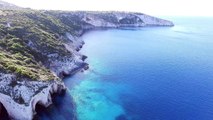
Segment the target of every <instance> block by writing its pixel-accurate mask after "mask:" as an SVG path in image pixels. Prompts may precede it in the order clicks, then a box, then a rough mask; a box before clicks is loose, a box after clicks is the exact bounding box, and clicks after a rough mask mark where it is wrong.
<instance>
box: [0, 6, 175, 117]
mask: <svg viewBox="0 0 213 120" xmlns="http://www.w3.org/2000/svg"><path fill="white" fill-rule="evenodd" d="M10 12H11V11H8V10H1V12H0V17H2V16H3V17H5V18H6V17H7V19H6V20H4V21H3V20H2V21H0V25H1V24H2V26H3V27H2V28H1V29H2V30H4V29H5V30H4V31H1V30H0V39H4V38H5V39H6V38H7V33H5V32H7V31H8V33H10V31H9V30H10V29H12V27H14V28H15V27H16V26H17V25H18V24H16V23H15V20H16V19H21V18H19V17H18V16H17V17H13V18H11V16H13V15H14V14H12V13H10ZM12 12H14V13H15V14H16V15H17V14H18V15H20V16H24V17H26V20H28V19H29V20H35V19H36V21H35V22H34V21H33V23H35V26H39V25H41V24H42V25H44V26H45V28H43V26H42V25H41V27H40V28H42V35H41V36H44V35H48V36H49V37H50V38H52V39H53V41H48V42H50V43H48V46H46V45H44V44H43V43H42V44H40V43H38V41H39V40H40V39H42V38H39V36H33V37H25V36H26V35H27V34H31V33H32V31H36V30H37V29H35V30H32V31H27V30H25V31H23V32H21V33H20V34H21V36H20V34H18V35H16V34H14V33H12V32H11V33H10V34H12V35H14V36H15V35H16V36H17V38H20V39H23V40H26V41H27V42H26V45H27V48H29V49H30V50H31V51H33V52H35V53H36V55H34V54H33V55H34V56H33V58H35V61H36V62H37V61H38V60H39V61H38V66H39V65H40V66H42V67H41V68H42V69H45V70H46V71H48V72H47V73H48V74H50V76H53V77H51V79H50V80H45V78H46V76H45V75H42V74H39V73H38V75H40V76H39V77H37V78H36V79H34V78H31V77H29V76H24V75H22V74H21V75H20V74H19V73H18V72H16V71H15V72H11V71H8V70H7V69H6V68H9V67H8V66H7V67H4V66H3V67H2V68H3V69H2V68H1V69H0V112H1V109H2V107H4V108H5V109H6V111H7V113H8V115H9V117H10V118H11V119H13V120H32V119H33V117H34V115H35V114H36V110H35V108H36V105H38V104H39V105H42V106H45V107H48V106H49V105H51V104H52V98H51V95H52V94H54V93H58V94H60V93H61V92H62V91H65V90H66V86H65V85H64V83H63V81H62V79H63V77H64V76H67V75H73V74H75V73H76V72H78V71H81V70H83V69H88V67H89V65H88V63H86V62H84V60H85V59H86V58H87V57H86V56H85V55H82V54H81V53H79V50H80V49H81V48H82V46H83V45H84V42H83V41H82V40H81V36H82V35H83V34H84V33H86V32H88V31H90V30H94V29H106V28H107V29H109V28H116V29H117V28H122V27H146V26H173V25H174V24H173V23H172V22H170V21H167V20H163V19H159V18H156V17H152V16H149V15H146V14H142V13H130V12H92V11H90V12H85V11H76V12H64V11H35V10H27V11H26V10H19V11H18V12H17V11H16V10H12ZM38 14H39V16H38ZM31 15H32V16H31ZM33 15H34V16H33ZM43 17H44V18H43ZM46 18H50V19H48V21H45V20H46ZM44 21H45V22H44ZM8 24H10V25H9V26H8ZM30 24H31V23H30ZM56 24H57V25H56ZM46 26H48V27H46ZM53 26H54V27H53ZM8 29H9V30H8ZM18 30H19V31H21V30H22V29H18ZM47 32H48V34H47ZM36 35H37V34H36ZM19 36H20V37H19ZM36 37H38V38H37V39H34V38H36ZM52 42H54V44H53V43H52ZM45 43H47V42H45ZM52 44H53V45H58V44H60V45H58V46H54V47H57V49H55V48H52ZM39 45H40V46H39ZM41 45H44V47H43V46H41ZM0 48H1V49H4V47H1V46H0ZM59 50H60V51H59ZM30 53H32V52H30ZM11 55H12V54H11ZM40 55H41V56H42V58H40V57H39V56H40ZM2 56H5V54H4V53H2V55H1V54H0V58H1V57H2ZM2 58H3V57H2ZM43 58H44V59H43ZM11 59H12V58H11ZM40 59H42V60H40ZM3 60H4V59H2V61H3ZM6 60H7V59H6ZM6 60H5V61H6ZM2 64H3V63H2ZM36 65H37V64H36ZM30 69H31V68H30ZM39 70H40V69H39ZM36 75H37V74H36ZM43 76H44V77H43Z"/></svg>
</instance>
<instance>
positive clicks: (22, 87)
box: [0, 73, 66, 120]
mask: <svg viewBox="0 0 213 120" xmlns="http://www.w3.org/2000/svg"><path fill="white" fill-rule="evenodd" d="M17 79H18V78H17V76H16V75H11V74H2V73H0V103H2V104H3V105H4V107H5V109H6V110H7V112H8V115H9V116H10V118H11V119H15V120H32V119H33V116H34V115H35V114H36V111H35V108H36V105H37V104H40V105H43V106H45V107H47V106H49V105H50V104H52V98H51V95H52V94H53V93H61V92H62V91H64V90H65V89H66V88H65V85H64V83H63V82H62V81H60V80H54V81H49V82H42V81H31V80H27V79H22V80H17Z"/></svg>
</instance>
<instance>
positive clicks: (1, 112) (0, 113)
mask: <svg viewBox="0 0 213 120" xmlns="http://www.w3.org/2000/svg"><path fill="white" fill-rule="evenodd" d="M0 118H1V120H9V115H8V112H7V110H6V108H5V107H4V105H3V104H2V103H0Z"/></svg>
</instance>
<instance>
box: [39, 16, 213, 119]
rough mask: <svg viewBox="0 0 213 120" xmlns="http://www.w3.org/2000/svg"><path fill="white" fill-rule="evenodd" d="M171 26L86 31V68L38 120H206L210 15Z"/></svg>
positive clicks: (210, 101)
mask: <svg viewBox="0 0 213 120" xmlns="http://www.w3.org/2000/svg"><path fill="white" fill-rule="evenodd" d="M169 19H170V20H172V21H173V22H174V23H175V26H174V27H145V28H140V29H124V30H102V31H100V30H99V31H91V32H88V33H87V34H85V35H84V36H83V40H84V41H85V42H86V44H85V45H84V47H83V49H82V50H81V51H80V52H81V53H83V54H85V55H87V56H88V59H87V60H86V61H87V62H88V63H89V64H90V69H89V70H87V71H85V72H80V73H78V74H76V75H74V76H71V77H68V78H66V79H65V80H64V81H65V84H66V85H67V87H68V90H67V93H66V94H65V95H64V96H59V97H56V98H55V100H54V102H55V104H54V106H52V107H51V109H48V110H44V111H42V112H39V116H40V118H41V119H42V120H73V119H78V120H212V119H213V22H212V21H213V18H196V17H194V18H169Z"/></svg>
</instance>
